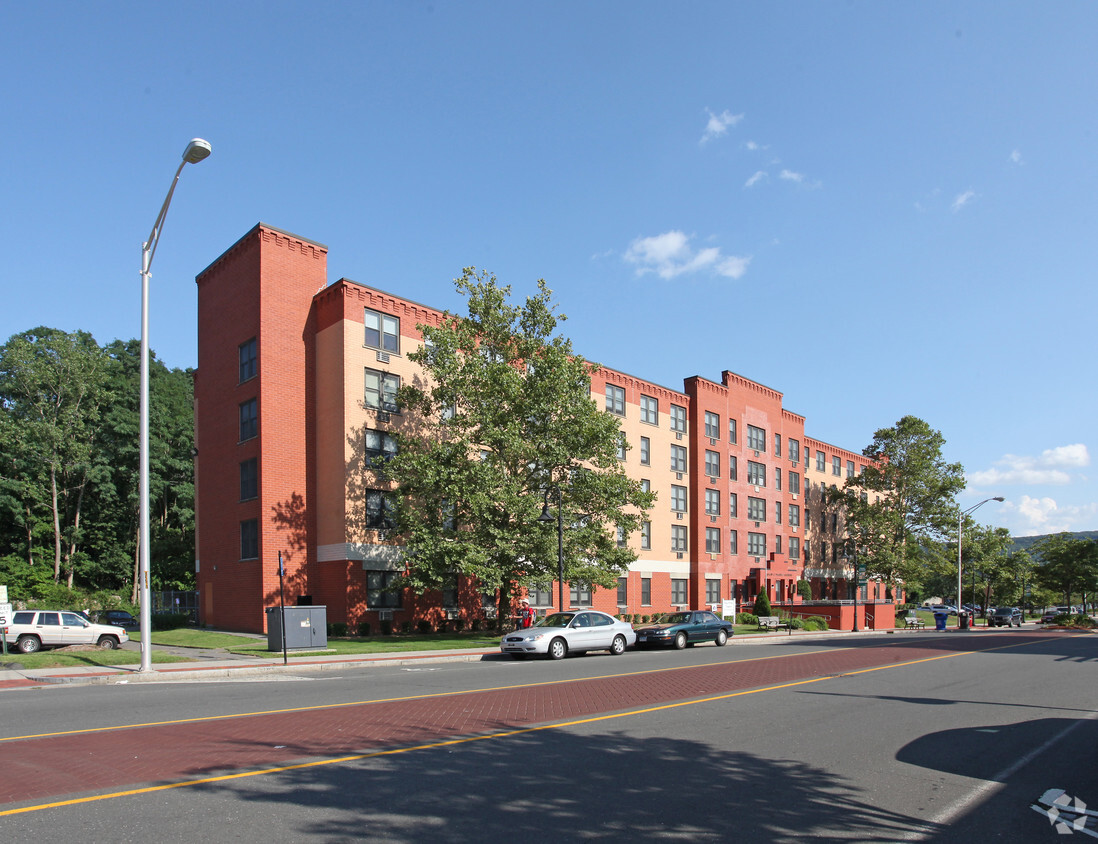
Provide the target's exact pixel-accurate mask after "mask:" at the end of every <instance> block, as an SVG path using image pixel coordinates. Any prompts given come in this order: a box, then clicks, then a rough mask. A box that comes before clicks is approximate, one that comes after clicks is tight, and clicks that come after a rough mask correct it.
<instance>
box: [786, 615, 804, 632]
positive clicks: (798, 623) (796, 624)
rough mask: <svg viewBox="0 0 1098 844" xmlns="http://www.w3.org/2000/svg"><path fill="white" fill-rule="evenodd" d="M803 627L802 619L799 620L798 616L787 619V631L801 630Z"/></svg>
mask: <svg viewBox="0 0 1098 844" xmlns="http://www.w3.org/2000/svg"><path fill="white" fill-rule="evenodd" d="M804 625H805V622H804V619H803V618H801V617H800V616H792V617H791V618H790V619H789V629H790V630H803V629H804Z"/></svg>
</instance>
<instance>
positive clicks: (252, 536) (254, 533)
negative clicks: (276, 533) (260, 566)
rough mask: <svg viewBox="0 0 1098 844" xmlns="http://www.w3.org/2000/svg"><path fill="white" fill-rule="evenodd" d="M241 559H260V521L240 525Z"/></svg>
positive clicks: (249, 520) (252, 520) (245, 522)
mask: <svg viewBox="0 0 1098 844" xmlns="http://www.w3.org/2000/svg"><path fill="white" fill-rule="evenodd" d="M240 559H242V560H257V559H259V519H247V520H245V521H243V522H241V523H240Z"/></svg>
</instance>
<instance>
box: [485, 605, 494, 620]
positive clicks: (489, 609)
mask: <svg viewBox="0 0 1098 844" xmlns="http://www.w3.org/2000/svg"><path fill="white" fill-rule="evenodd" d="M484 617H485V618H495V617H496V608H495V607H485V608H484Z"/></svg>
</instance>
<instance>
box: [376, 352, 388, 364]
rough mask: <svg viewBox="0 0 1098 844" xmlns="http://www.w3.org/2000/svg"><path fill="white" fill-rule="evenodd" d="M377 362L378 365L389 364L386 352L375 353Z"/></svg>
mask: <svg viewBox="0 0 1098 844" xmlns="http://www.w3.org/2000/svg"><path fill="white" fill-rule="evenodd" d="M377 361H378V363H388V362H389V353H388V352H378V353H377Z"/></svg>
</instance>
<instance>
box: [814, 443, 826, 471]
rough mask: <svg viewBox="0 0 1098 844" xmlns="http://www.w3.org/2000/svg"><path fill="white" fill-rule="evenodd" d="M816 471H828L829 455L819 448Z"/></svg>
mask: <svg viewBox="0 0 1098 844" xmlns="http://www.w3.org/2000/svg"><path fill="white" fill-rule="evenodd" d="M816 471H817V472H826V471H827V455H825V454H824V453H823V452H822V451H820V450H819V449H816Z"/></svg>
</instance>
